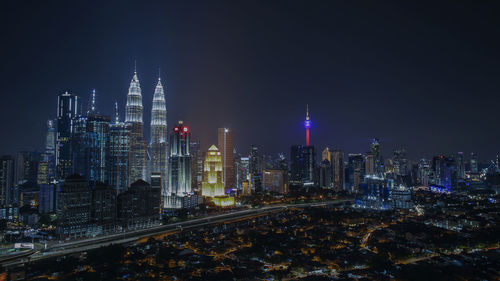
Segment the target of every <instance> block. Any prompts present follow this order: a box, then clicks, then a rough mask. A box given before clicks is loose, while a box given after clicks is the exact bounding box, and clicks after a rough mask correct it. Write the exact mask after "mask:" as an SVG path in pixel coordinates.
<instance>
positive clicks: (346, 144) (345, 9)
mask: <svg viewBox="0 0 500 281" xmlns="http://www.w3.org/2000/svg"><path fill="white" fill-rule="evenodd" d="M125 3H128V5H127V4H125ZM492 6H493V5H491V4H489V3H486V2H482V3H476V2H474V3H461V4H456V3H455V4H454V5H453V4H447V3H442V2H440V3H433V5H432V6H430V5H429V4H426V3H419V4H415V5H412V4H406V3H400V2H394V3H393V5H387V6H379V5H377V3H373V2H368V1H366V2H364V5H362V6H361V5H356V4H354V3H335V4H332V3H327V4H321V5H320V4H312V3H307V4H306V3H303V2H295V1H293V2H290V1H283V2H281V1H276V2H272V3H268V2H252V3H244V4H242V3H234V2H230V1H227V2H225V3H223V2H220V3H206V2H201V1H200V2H196V3H195V2H191V3H163V2H158V3H155V4H150V5H149V6H147V5H144V4H143V3H139V2H132V1H120V2H113V1H112V2H106V3H99V2H96V3H91V4H87V3H76V4H75V3H66V2H62V1H61V2H58V1H54V2H50V3H49V4H45V3H38V2H34V3H32V4H31V7H30V8H29V9H27V5H22V4H20V3H8V4H7V6H5V8H4V9H3V13H2V21H3V25H4V26H6V27H7V28H5V29H4V36H3V37H4V38H5V42H8V43H9V44H8V45H6V46H4V48H6V54H7V55H6V57H5V58H4V59H3V64H2V65H1V66H0V67H1V73H2V77H3V85H4V94H3V95H2V97H3V102H2V104H1V106H0V112H1V113H0V114H1V115H0V118H1V120H3V121H2V122H0V130H2V131H3V132H6V133H4V137H3V138H2V139H1V141H0V147H1V148H0V153H1V154H13V153H15V152H17V151H26V150H33V149H38V150H41V149H42V147H43V140H44V138H45V123H46V120H47V119H49V118H55V113H56V104H57V95H58V94H59V93H60V92H62V91H64V90H66V89H71V90H72V91H74V92H75V93H77V94H79V95H80V96H81V98H82V100H84V101H87V100H88V99H89V96H90V92H91V90H92V89H93V88H95V89H96V90H97V93H98V99H97V107H98V110H99V111H100V112H101V113H103V114H106V115H113V114H114V101H115V100H117V101H118V103H119V107H120V115H121V118H122V119H123V117H124V111H125V100H126V94H127V90H128V86H129V83H130V79H131V78H132V74H133V69H134V60H137V71H138V76H139V80H140V82H141V88H142V95H143V104H144V117H145V129H146V130H145V136H146V138H147V139H149V120H150V110H151V99H152V96H153V90H154V86H155V84H156V80H157V76H158V68H161V73H162V74H161V77H162V80H163V81H165V82H164V85H165V86H166V99H167V110H168V115H167V116H168V126H169V129H170V128H172V126H173V125H174V124H175V123H176V122H177V120H184V122H185V123H186V124H187V125H188V126H190V127H191V131H192V133H193V137H194V138H197V139H199V140H200V141H201V143H202V147H203V149H206V148H208V147H209V146H210V145H211V144H212V143H216V141H217V131H216V130H217V128H219V127H232V128H233V129H234V132H235V146H236V147H237V149H238V152H239V153H241V154H244V153H247V150H248V146H249V145H250V144H256V145H258V146H259V147H260V148H261V149H262V151H263V152H267V153H278V152H285V153H287V154H289V149H290V146H291V145H294V144H303V143H305V131H304V128H303V125H302V122H303V120H304V118H305V106H306V104H309V106H310V114H311V120H312V122H313V126H312V128H311V143H312V144H313V145H315V146H316V149H317V151H318V153H319V152H320V151H321V150H322V149H323V148H324V147H325V146H329V147H331V148H340V149H342V150H344V151H345V152H346V153H357V152H359V153H364V152H366V151H368V148H369V144H370V141H371V138H373V137H378V138H380V141H381V150H382V154H383V155H384V156H390V155H392V151H393V150H394V149H399V148H406V150H407V152H408V156H409V158H411V159H418V158H422V157H425V158H431V157H432V156H433V155H437V154H446V155H449V154H455V153H456V152H458V151H463V152H464V153H466V154H469V153H470V152H476V153H477V154H478V156H479V159H481V160H489V159H493V158H494V157H495V155H496V154H497V153H498V152H500V149H499V148H498V145H497V141H496V140H498V138H499V137H500V131H499V130H497V128H495V127H494V126H495V125H494V124H495V120H496V118H497V115H498V114H497V110H498V106H499V105H500V99H499V97H498V93H499V90H500V83H499V80H498V76H499V69H498V65H500V64H499V63H500V57H499V55H498V52H497V50H498V49H499V47H500V41H499V39H498V38H500V37H499V35H500V31H499V29H498V27H499V26H500V25H499V21H500V20H499V19H498V17H497V16H496V14H495V11H496V9H493V8H492ZM27 101H29V102H27ZM5 134H8V136H6V135H5Z"/></svg>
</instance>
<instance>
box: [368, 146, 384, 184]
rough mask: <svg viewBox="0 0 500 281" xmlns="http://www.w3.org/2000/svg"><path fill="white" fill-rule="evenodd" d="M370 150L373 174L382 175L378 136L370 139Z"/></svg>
mask: <svg viewBox="0 0 500 281" xmlns="http://www.w3.org/2000/svg"><path fill="white" fill-rule="evenodd" d="M370 152H371V153H372V154H373V165H374V174H377V175H382V174H383V173H384V171H383V170H382V169H381V168H382V164H383V161H382V157H381V156H380V141H379V139H378V138H374V139H373V140H372V143H371V146H370Z"/></svg>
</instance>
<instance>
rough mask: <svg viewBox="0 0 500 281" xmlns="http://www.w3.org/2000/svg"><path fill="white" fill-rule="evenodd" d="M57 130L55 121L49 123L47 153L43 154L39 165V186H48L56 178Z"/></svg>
mask: <svg viewBox="0 0 500 281" xmlns="http://www.w3.org/2000/svg"><path fill="white" fill-rule="evenodd" d="M55 157H56V129H55V128H54V121H53V120H48V121H47V133H46V135H45V152H44V153H42V155H41V159H40V162H39V163H38V175H37V183H38V184H48V183H49V182H51V181H52V180H54V179H55V177H56V174H55V173H56V162H55V161H56V158H55Z"/></svg>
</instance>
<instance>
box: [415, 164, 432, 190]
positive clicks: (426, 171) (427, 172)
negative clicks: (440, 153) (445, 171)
mask: <svg viewBox="0 0 500 281" xmlns="http://www.w3.org/2000/svg"><path fill="white" fill-rule="evenodd" d="M430 177H431V165H430V164H429V161H428V160H427V159H420V161H419V162H418V183H419V184H420V185H421V186H429V184H430V183H431V179H430Z"/></svg>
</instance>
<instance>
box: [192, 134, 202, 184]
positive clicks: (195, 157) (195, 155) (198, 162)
mask: <svg viewBox="0 0 500 281" xmlns="http://www.w3.org/2000/svg"><path fill="white" fill-rule="evenodd" d="M189 145H190V146H191V147H190V149H189V152H190V153H191V157H192V158H191V174H192V175H191V181H192V188H193V191H195V192H197V191H201V185H202V182H203V157H202V154H201V150H200V142H199V141H197V140H195V141H191V142H190V143H189Z"/></svg>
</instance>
